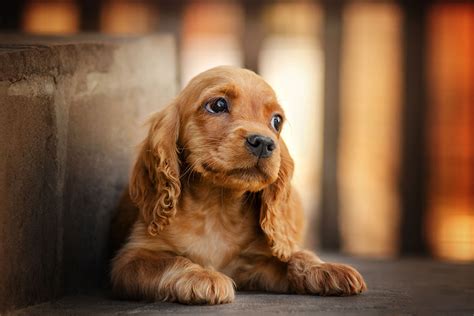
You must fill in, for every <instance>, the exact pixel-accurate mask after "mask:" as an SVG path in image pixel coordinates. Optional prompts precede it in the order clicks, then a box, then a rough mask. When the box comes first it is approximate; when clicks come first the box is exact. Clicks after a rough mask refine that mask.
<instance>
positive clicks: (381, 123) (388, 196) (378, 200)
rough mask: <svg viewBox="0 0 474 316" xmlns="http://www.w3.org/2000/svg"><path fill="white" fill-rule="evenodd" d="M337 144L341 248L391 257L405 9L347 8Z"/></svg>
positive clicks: (396, 211)
mask: <svg viewBox="0 0 474 316" xmlns="http://www.w3.org/2000/svg"><path fill="white" fill-rule="evenodd" d="M343 17H344V30H343V43H342V47H343V53H342V73H341V132H340V143H339V185H340V206H341V214H340V223H341V232H342V248H343V250H344V251H346V252H349V253H351V254H357V255H367V256H374V257H386V256H393V255H395V254H396V253H397V250H398V236H399V218H400V209H399V207H400V206H399V195H398V172H399V157H400V145H399V135H400V109H401V69H402V62H401V20H402V14H401V11H400V8H399V7H398V6H397V5H395V4H390V3H353V4H348V5H347V6H345V8H344V16H343Z"/></svg>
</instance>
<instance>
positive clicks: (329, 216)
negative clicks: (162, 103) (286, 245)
mask: <svg viewBox="0 0 474 316" xmlns="http://www.w3.org/2000/svg"><path fill="white" fill-rule="evenodd" d="M0 31H2V32H9V31H11V32H19V31H21V32H25V33H30V34H41V35H44V34H47V35H59V36H63V37H64V36H70V35H73V34H77V33H84V32H94V33H97V32H98V33H104V34H108V35H111V36H141V35H147V34H152V33H171V34H173V36H174V37H175V39H176V44H177V56H176V57H177V58H176V60H177V63H178V64H177V67H178V69H179V77H180V78H179V80H180V83H181V86H184V85H185V84H186V83H187V82H188V81H189V79H190V78H191V77H193V76H194V75H196V74H197V73H199V72H201V71H203V70H206V69H207V68H210V67H213V66H216V65H222V64H228V65H235V66H241V67H246V68H249V69H252V70H254V71H256V72H258V73H259V74H261V75H262V76H263V77H264V78H265V79H266V80H267V81H268V82H269V83H270V84H271V85H272V86H273V88H274V89H275V91H276V93H277V95H278V98H279V100H280V103H281V104H282V105H283V107H284V109H285V112H286V114H287V117H288V122H289V124H287V125H286V126H285V129H284V137H285V140H286V143H287V144H288V147H289V148H290V151H291V153H292V156H293V158H294V160H295V164H296V170H295V177H294V184H295V185H296V187H297V188H298V190H299V191H300V193H301V195H302V198H303V201H304V205H305V210H306V212H307V216H308V218H309V219H310V223H311V224H310V225H309V232H308V244H309V246H311V247H315V248H319V249H324V250H329V251H343V252H345V253H348V254H352V255H359V256H366V257H377V258H379V257H380V258H382V257H389V258H390V257H396V256H400V255H429V256H433V257H435V258H439V259H443V260H450V261H474V4H473V3H471V2H470V1H410V0H406V1H337V0H327V1H297V0H294V1H251V0H241V1H231V0H221V1H178V0H176V1H172V0H168V1H164V0H156V1H151V0H150V1H139V0H136V1H124V0H97V1H94V0H82V1H80V0H76V1H74V0H63V1H34V0H30V1H28V0H22V1H2V3H1V4H0Z"/></svg>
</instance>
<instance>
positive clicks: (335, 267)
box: [288, 256, 367, 296]
mask: <svg viewBox="0 0 474 316" xmlns="http://www.w3.org/2000/svg"><path fill="white" fill-rule="evenodd" d="M304 257H306V258H298V257H296V258H292V259H290V261H289V263H288V276H289V279H290V284H291V286H292V287H293V289H294V291H295V292H296V293H300V294H317V295H323V296H325V295H341V296H346V295H355V294H360V293H362V292H363V291H365V290H366V289H367V286H366V284H365V282H364V279H363V278H362V276H361V275H360V273H359V272H357V270H355V269H354V268H352V267H350V266H348V265H345V264H337V263H322V262H318V261H315V260H308V259H309V258H307V256H304Z"/></svg>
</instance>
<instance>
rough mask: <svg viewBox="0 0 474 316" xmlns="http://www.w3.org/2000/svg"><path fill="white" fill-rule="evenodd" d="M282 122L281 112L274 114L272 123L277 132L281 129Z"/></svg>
mask: <svg viewBox="0 0 474 316" xmlns="http://www.w3.org/2000/svg"><path fill="white" fill-rule="evenodd" d="M282 123H283V118H282V117H281V115H279V114H275V115H273V117H272V120H271V121H270V124H271V125H272V127H273V128H274V129H275V131H277V132H279V131H280V129H281V124H282Z"/></svg>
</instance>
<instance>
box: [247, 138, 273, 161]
mask: <svg viewBox="0 0 474 316" xmlns="http://www.w3.org/2000/svg"><path fill="white" fill-rule="evenodd" d="M275 147H276V146H275V142H274V141H273V139H271V138H270V137H265V136H262V135H250V136H248V137H247V148H248V149H249V150H250V152H251V153H252V154H254V155H255V156H257V157H259V158H267V157H270V156H271V155H272V152H273V150H274V149H275Z"/></svg>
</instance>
